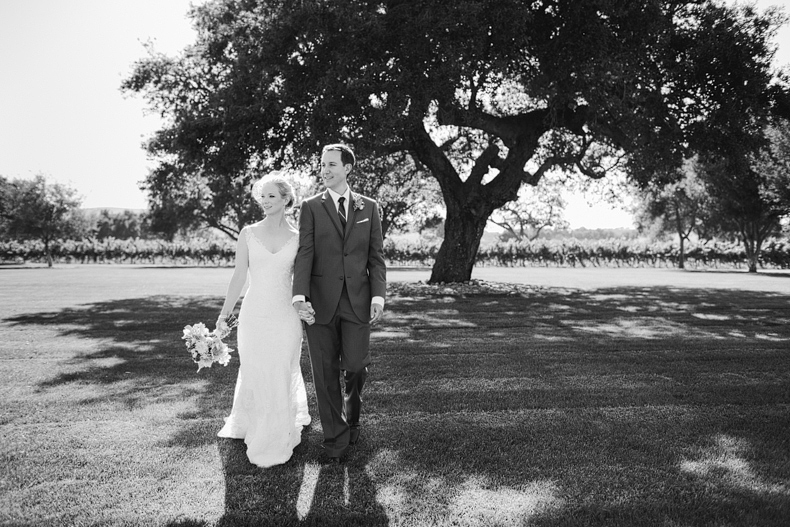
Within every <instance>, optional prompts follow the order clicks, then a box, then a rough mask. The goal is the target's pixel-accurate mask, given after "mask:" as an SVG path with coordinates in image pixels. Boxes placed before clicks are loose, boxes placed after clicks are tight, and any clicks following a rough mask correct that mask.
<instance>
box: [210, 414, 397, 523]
mask: <svg viewBox="0 0 790 527" xmlns="http://www.w3.org/2000/svg"><path fill="white" fill-rule="evenodd" d="M320 443H321V436H320V432H319V433H318V434H316V433H315V432H314V431H311V428H310V427H309V426H307V427H305V428H304V429H303V430H302V440H301V443H300V444H299V445H298V446H297V447H296V448H295V449H294V453H293V456H292V457H291V459H290V460H289V461H288V462H287V463H285V464H283V465H277V466H274V467H269V468H265V469H263V468H259V467H256V466H255V465H253V464H251V463H250V462H249V460H248V459H247V454H246V448H247V447H246V445H245V444H244V441H243V440H241V439H223V438H217V446H218V449H219V453H220V457H221V458H222V470H223V473H224V476H225V513H224V515H223V517H222V518H221V519H220V521H219V522H218V524H217V525H218V526H219V527H231V526H233V527H236V526H245V525H250V526H252V525H256V526H258V525H278V526H280V525H388V524H389V520H388V518H387V515H386V513H385V511H384V509H383V508H382V507H381V505H380V504H379V503H378V502H377V501H376V487H375V485H374V484H373V482H372V481H371V480H370V477H369V476H368V474H367V473H366V470H365V466H366V465H367V463H368V461H369V459H370V456H371V454H372V452H371V451H370V450H368V449H367V448H365V447H364V446H362V444H360V445H357V446H356V447H354V448H353V450H352V451H351V452H350V453H349V454H348V457H347V458H346V460H345V461H344V463H342V464H339V465H335V464H330V463H328V462H327V460H326V458H325V457H324V454H323V453H322V452H321V448H320V446H319V445H320Z"/></svg>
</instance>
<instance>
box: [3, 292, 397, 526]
mask: <svg viewBox="0 0 790 527" xmlns="http://www.w3.org/2000/svg"><path fill="white" fill-rule="evenodd" d="M220 307H221V299H217V298H216V297H195V296H191V297H181V296H151V297H143V298H133V299H124V300H114V301H106V302H96V303H91V304H86V305H81V306H77V307H72V308H65V309H61V310H57V311H42V312H37V313H27V314H21V315H15V316H11V317H7V318H5V319H4V320H3V322H4V324H5V325H6V326H7V327H10V328H20V327H25V328H29V329H31V330H34V329H35V328H42V327H49V328H51V329H53V330H54V331H56V333H57V335H58V337H59V338H62V339H70V340H71V341H77V342H85V343H87V342H91V343H93V345H85V346H84V348H85V349H87V350H89V351H85V352H76V353H74V354H73V356H71V357H69V358H67V359H64V360H63V361H62V362H61V363H60V364H62V365H63V369H65V370H67V371H54V372H53V373H52V375H51V376H49V377H48V378H47V379H46V380H43V381H41V382H40V383H38V384H37V386H36V387H35V392H36V393H37V394H39V395H43V394H45V393H47V392H49V391H53V390H55V391H57V390H60V389H64V388H65V389H69V388H74V387H92V388H94V389H88V390H86V392H87V393H89V395H86V396H84V397H80V396H79V395H76V396H75V397H76V400H77V403H76V404H78V405H79V406H82V407H85V409H86V411H92V409H93V408H101V407H102V405H105V404H107V401H108V400H110V399H111V400H112V403H113V404H114V405H119V406H121V407H123V408H125V409H144V408H145V407H147V406H154V405H158V404H163V403H164V404H167V403H172V402H183V401H185V400H189V401H193V402H194V404H193V405H191V406H190V407H189V409H187V410H181V411H178V412H177V413H176V414H175V415H174V416H173V417H174V418H175V420H176V421H177V422H178V423H179V424H178V427H177V429H176V431H175V432H174V433H172V434H171V435H170V436H169V437H167V438H166V439H164V440H161V441H159V444H160V445H161V446H164V447H176V448H179V447H187V448H195V447H198V448H204V447H207V446H216V448H217V451H218V452H219V457H220V460H221V464H222V473H223V475H224V487H225V493H224V509H225V510H224V514H223V516H222V518H221V519H220V520H219V523H218V525H221V526H236V525H312V524H320V525H385V524H387V521H386V515H383V514H382V513H380V507H378V506H377V505H376V502H375V489H374V487H373V485H372V484H371V483H370V481H369V478H368V477H367V475H366V473H365V470H364V466H365V463H366V459H365V457H364V456H365V454H360V455H351V456H349V459H348V461H347V462H346V463H345V464H344V465H341V466H339V467H336V466H332V465H328V464H327V463H325V459H324V456H323V453H322V451H321V449H320V446H319V445H320V444H321V440H322V437H321V432H320V428H319V427H317V426H315V425H313V426H312V427H305V428H304V430H303V433H302V441H301V444H300V445H298V446H297V447H296V448H295V450H294V454H293V457H292V458H291V460H289V461H288V462H287V463H285V464H283V465H278V466H274V467H270V468H266V469H262V468H259V467H257V466H255V465H253V464H251V463H250V462H249V460H248V459H247V455H246V445H245V444H244V442H243V440H233V439H224V438H218V437H217V436H216V433H217V431H218V430H219V429H220V428H221V425H222V420H223V417H225V416H226V415H227V414H228V413H229V412H230V407H231V403H232V398H233V390H234V387H235V381H236V376H237V375H238V359H237V355H236V354H235V353H234V354H233V360H232V361H231V364H230V365H229V366H228V367H220V366H216V365H215V366H214V367H212V368H211V369H210V370H202V371H201V372H196V370H197V365H195V364H194V363H193V362H192V360H191V357H190V355H189V353H188V352H187V349H186V346H185V345H184V342H183V341H182V340H181V330H182V328H183V326H184V325H185V324H187V323H188V324H194V323H196V322H200V321H202V322H204V323H206V324H207V325H208V326H209V327H212V323H211V321H212V320H213V318H212V317H215V316H216V313H217V312H218V311H219V309H220ZM305 342H306V340H305ZM227 343H228V344H229V345H230V346H231V347H232V348H234V350H235V349H236V347H237V343H236V332H233V333H232V334H231V336H230V337H229V339H228V340H227ZM305 346H306V344H305ZM301 365H302V372H303V376H304V378H305V382H306V383H307V391H308V404H309V407H310V408H311V413H313V414H314V415H313V416H312V418H313V421H314V423H315V422H317V419H318V417H317V414H316V413H315V411H314V408H315V401H314V397H315V396H314V393H313V390H312V372H311V371H310V366H309V359H308V357H307V351H306V348H305V349H303V353H302V359H301ZM96 387H99V388H100V389H99V390H96V389H95V388H96ZM72 393H74V392H72ZM18 411H19V412H23V411H24V409H23V408H19V409H18ZM97 411H102V410H101V409H99V410H97ZM18 417H19V415H14V413H13V412H9V413H8V414H7V416H6V417H5V420H6V421H13V420H14V419H15V418H18ZM313 472H314V473H315V474H314V475H315V478H314V481H312V483H311V485H312V488H311V489H310V496H311V499H310V500H309V501H305V498H304V497H303V496H302V494H303V493H304V489H303V478H304V475H305V474H306V473H307V474H313ZM205 524H206V523H205V522H203V521H197V520H190V519H181V520H178V521H174V522H171V523H170V524H169V525H173V526H183V527H189V526H192V525H195V526H197V525H205Z"/></svg>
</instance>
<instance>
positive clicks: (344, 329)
mask: <svg viewBox="0 0 790 527" xmlns="http://www.w3.org/2000/svg"><path fill="white" fill-rule="evenodd" d="M306 332H307V344H308V347H309V349H310V365H311V366H312V369H313V382H314V383H315V393H316V399H317V403H318V414H319V417H320V419H321V427H322V428H323V431H324V445H323V446H324V449H325V450H326V451H327V454H328V455H329V456H331V457H340V456H342V455H343V454H344V453H345V452H346V450H347V449H348V445H349V441H350V438H351V428H358V427H359V415H360V409H361V406H362V397H361V396H362V388H363V387H364V386H365V380H366V379H367V375H368V369H367V366H368V365H369V364H370V322H368V321H363V320H360V319H359V317H357V315H356V314H355V313H354V310H353V308H352V307H351V301H350V300H349V297H348V291H347V290H346V286H345V285H343V292H342V294H341V295H340V302H339V303H338V306H337V309H336V310H335V314H334V316H333V317H332V319H331V320H330V321H329V323H328V324H313V325H312V326H307V328H306ZM341 370H342V371H343V377H344V381H345V382H344V385H345V386H344V387H341V382H340V374H341Z"/></svg>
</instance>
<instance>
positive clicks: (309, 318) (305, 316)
mask: <svg viewBox="0 0 790 527" xmlns="http://www.w3.org/2000/svg"><path fill="white" fill-rule="evenodd" d="M299 318H300V319H302V320H303V321H304V322H306V323H307V325H308V326H312V325H313V324H314V323H315V315H313V313H311V312H310V311H305V310H302V311H299Z"/></svg>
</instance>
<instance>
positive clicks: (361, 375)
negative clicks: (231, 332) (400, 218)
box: [293, 144, 387, 461]
mask: <svg viewBox="0 0 790 527" xmlns="http://www.w3.org/2000/svg"><path fill="white" fill-rule="evenodd" d="M354 163H355V158H354V153H353V152H352V151H351V149H350V148H349V147H347V146H346V145H342V144H333V145H327V146H325V147H324V149H323V152H322V153H321V178H322V179H323V181H324V185H325V186H326V190H325V191H324V192H322V193H320V194H317V195H315V196H313V197H311V198H308V199H306V200H305V201H304V202H303V203H302V208H301V211H300V215H299V252H298V253H297V255H296V262H295V263H294V280H293V295H294V297H293V304H294V307H295V308H296V310H297V311H299V312H302V311H308V312H309V311H310V305H309V304H307V303H306V302H309V303H310V304H312V309H313V310H314V311H315V323H314V324H312V325H308V326H307V328H306V331H307V343H308V346H309V349H310V363H311V365H312V368H313V382H314V384H315V392H316V399H317V400H318V413H319V416H320V418H321V427H322V428H323V430H324V444H323V446H324V449H325V450H326V452H327V454H328V455H329V457H330V458H333V459H334V460H336V461H340V458H341V457H342V456H343V455H344V454H345V453H346V451H347V450H348V447H349V445H353V444H355V443H356V442H357V440H358V439H359V428H360V423H359V414H360V407H361V403H362V399H361V397H360V395H361V394H362V388H363V387H364V385H365V379H366V378H367V374H368V369H367V366H368V364H370V351H369V348H370V325H371V324H374V323H375V322H377V321H378V320H379V319H381V316H382V314H383V313H384V296H385V292H386V284H387V277H386V275H387V270H386V267H385V264H384V257H383V255H382V246H383V239H382V236H381V219H380V217H379V210H378V204H377V203H376V202H375V201H374V200H372V199H370V198H367V197H365V196H361V195H359V194H355V193H353V192H351V189H350V188H349V186H348V182H347V178H348V175H349V174H350V173H351V170H352V169H353V168H354ZM341 371H342V372H343V378H344V383H343V384H344V386H341V382H340V372H341Z"/></svg>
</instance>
